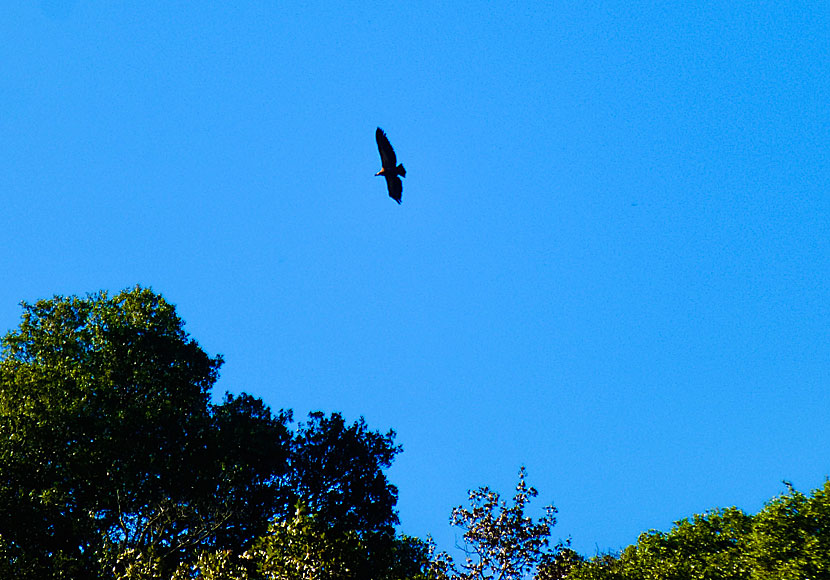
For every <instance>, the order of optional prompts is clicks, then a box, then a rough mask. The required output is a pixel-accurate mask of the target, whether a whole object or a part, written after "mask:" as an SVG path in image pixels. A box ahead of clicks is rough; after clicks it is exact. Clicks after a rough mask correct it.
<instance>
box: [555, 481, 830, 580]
mask: <svg viewBox="0 0 830 580" xmlns="http://www.w3.org/2000/svg"><path fill="white" fill-rule="evenodd" d="M572 568H573V571H572V572H571V573H570V574H569V575H568V576H567V577H568V578H570V579H573V580H588V579H590V580H634V579H641V578H648V579H653V580H796V579H799V580H800V579H804V578H809V579H813V578H815V579H819V578H830V482H827V483H825V485H824V487H823V488H821V489H818V490H816V491H815V492H814V493H813V495H812V496H810V497H807V496H805V495H804V494H802V493H800V492H798V491H796V490H794V489H793V488H792V487H790V486H788V491H787V492H786V493H784V494H782V495H781V496H779V497H776V498H773V499H772V500H771V501H770V502H768V503H767V505H766V506H765V507H764V509H762V510H761V511H760V512H759V513H758V514H756V515H754V516H753V515H748V514H745V513H744V512H742V511H741V510H739V509H737V508H727V509H721V510H714V511H710V512H707V513H705V514H702V515H695V516H693V517H692V518H690V519H685V520H680V521H678V522H676V523H675V525H674V527H673V528H672V529H671V530H670V531H669V532H659V531H650V532H647V533H645V534H642V535H641V536H640V538H639V540H638V541H637V544H635V545H633V546H629V547H628V548H626V549H625V550H623V551H622V553H621V554H620V555H619V556H617V557H613V556H610V555H605V556H600V557H597V558H594V559H593V560H591V561H589V562H583V563H579V562H577V563H576V564H575V565H573V566H572Z"/></svg>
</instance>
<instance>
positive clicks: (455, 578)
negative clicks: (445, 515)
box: [433, 467, 563, 580]
mask: <svg viewBox="0 0 830 580" xmlns="http://www.w3.org/2000/svg"><path fill="white" fill-rule="evenodd" d="M537 495H538V492H537V491H536V489H535V488H533V487H530V486H528V484H527V482H526V481H525V468H524V467H522V468H521V470H520V471H519V483H518V485H517V486H516V493H515V495H514V496H513V503H512V505H508V504H507V502H506V501H504V500H502V499H501V496H500V495H499V493H498V492H496V491H493V490H491V489H490V488H488V487H481V488H479V489H476V490H472V491H470V492H469V499H470V507H469V508H465V507H463V506H458V507H456V508H454V509H453V511H452V516H451V518H450V522H451V523H452V525H454V526H459V527H461V528H462V529H464V535H463V538H464V551H465V553H466V560H465V562H464V563H463V564H461V566H460V567H459V566H457V565H456V564H455V562H454V561H453V559H452V557H451V556H449V555H447V554H439V555H438V556H437V557H436V558H435V563H434V567H433V570H434V573H435V574H436V575H438V576H443V577H446V578H449V579H450V580H521V579H522V578H524V577H525V576H526V575H527V574H528V573H530V572H532V571H533V570H535V569H536V567H537V566H538V565H539V564H540V563H542V562H550V559H551V557H552V554H553V552H552V551H551V548H550V540H549V537H550V532H551V528H553V526H554V525H556V517H555V514H556V508H555V507H553V506H552V505H551V506H547V507H545V509H544V511H545V513H544V515H543V516H542V517H541V518H540V519H539V520H538V521H536V522H534V521H533V519H532V518H531V517H529V516H526V515H525V507H526V506H527V504H528V503H529V502H530V500H531V499H532V498H534V497H536V496H537ZM562 547H563V546H562V545H557V546H556V549H557V550H558V549H561V548H562Z"/></svg>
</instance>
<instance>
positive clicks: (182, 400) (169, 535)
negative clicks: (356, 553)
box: [0, 287, 400, 578]
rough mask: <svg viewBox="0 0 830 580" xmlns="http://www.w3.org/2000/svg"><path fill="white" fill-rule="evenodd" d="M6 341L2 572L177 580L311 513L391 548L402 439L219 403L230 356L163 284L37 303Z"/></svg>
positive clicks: (0, 397)
mask: <svg viewBox="0 0 830 580" xmlns="http://www.w3.org/2000/svg"><path fill="white" fill-rule="evenodd" d="M0 344H2V353H1V354H0V573H2V571H3V570H4V569H5V570H15V571H16V574H22V575H24V576H25V577H33V578H34V577H39V578H49V577H84V578H96V577H100V578H107V577H112V574H114V573H122V572H124V571H125V570H127V569H130V567H132V568H133V569H136V568H135V567H136V566H139V567H140V563H141V562H151V563H152V566H154V567H155V569H157V570H158V572H159V574H162V575H165V574H166V575H167V576H166V577H169V574H171V573H172V572H173V571H174V569H175V568H177V567H179V566H180V565H181V564H182V563H188V562H195V561H196V559H197V554H199V553H207V552H211V551H212V552H213V553H228V554H231V555H232V556H234V557H235V556H238V555H240V554H242V553H243V552H244V551H245V550H246V549H247V548H249V547H250V546H251V545H252V544H253V542H254V541H255V540H257V539H258V538H260V537H262V536H263V535H264V534H265V533H266V532H267V530H268V529H269V526H272V525H273V524H272V522H273V521H274V519H275V518H285V517H290V516H291V515H292V514H293V513H294V509H295V505H296V504H297V503H298V502H304V504H305V505H307V506H308V508H309V510H310V511H311V512H312V513H314V514H315V516H314V517H315V518H316V520H317V521H319V522H320V524H319V525H321V526H327V527H331V528H332V529H337V530H340V532H339V533H342V534H344V535H346V534H347V533H351V534H357V535H358V536H361V537H362V535H363V534H367V533H370V532H371V533H375V534H380V535H384V536H388V537H389V538H394V529H393V525H394V524H395V523H396V522H397V515H396V512H395V510H394V507H395V503H396V498H397V495H396V489H395V488H394V486H391V485H390V484H389V483H388V482H387V480H386V476H385V475H384V474H383V469H385V468H386V467H388V466H389V465H390V464H391V461H392V459H393V457H394V455H395V454H396V453H397V452H398V451H399V450H400V448H399V447H398V446H396V445H395V444H394V433H393V432H389V433H387V434H385V435H383V434H380V433H378V432H375V431H372V430H370V429H368V427H367V426H366V424H365V422H364V421H363V420H362V419H361V420H359V421H357V422H355V423H354V424H352V425H349V424H347V423H346V422H345V421H344V419H343V418H342V417H341V416H340V415H338V414H334V415H331V416H326V415H323V414H321V413H315V414H312V415H311V416H310V418H309V420H308V422H306V423H303V424H301V425H300V426H299V427H298V428H297V429H296V430H294V429H292V428H291V426H290V424H291V421H292V416H291V412H290V411H280V412H278V413H276V414H274V413H272V412H271V410H270V409H269V408H268V407H267V406H266V405H265V404H264V403H263V402H262V401H261V400H260V399H258V398H255V397H252V396H250V395H247V394H244V393H243V394H241V395H238V396H235V395H231V394H226V395H225V398H224V399H223V400H222V401H221V402H220V403H214V402H212V398H211V389H212V388H213V386H214V384H215V382H216V380H217V378H218V373H219V369H220V367H221V365H222V357H221V356H213V357H211V356H209V355H208V354H206V353H205V352H204V351H203V350H202V349H201V348H200V346H199V345H198V344H197V343H196V341H195V340H193V339H192V338H190V337H189V335H188V334H187V333H186V332H185V330H184V323H183V321H182V320H181V319H180V318H179V317H178V316H177V314H176V312H175V308H174V306H173V305H171V304H169V303H168V302H166V301H165V300H164V299H163V298H162V297H161V296H160V295H158V294H156V293H154V292H153V291H151V290H150V289H146V288H141V287H136V288H133V289H130V290H127V291H124V292H121V293H119V294H116V295H114V296H110V295H108V294H107V293H100V294H95V295H90V296H87V297H84V298H79V297H76V296H73V297H60V296H56V297H54V298H52V299H48V300H41V301H38V302H36V303H34V304H26V303H24V304H23V315H22V319H21V322H20V325H19V327H18V328H17V329H15V330H13V331H11V332H9V333H8V334H6V336H5V337H3V339H2V343H0ZM381 533H382V534H381ZM148 565H149V564H148ZM119 571H120V572H119Z"/></svg>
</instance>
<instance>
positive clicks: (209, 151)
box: [0, 0, 830, 555]
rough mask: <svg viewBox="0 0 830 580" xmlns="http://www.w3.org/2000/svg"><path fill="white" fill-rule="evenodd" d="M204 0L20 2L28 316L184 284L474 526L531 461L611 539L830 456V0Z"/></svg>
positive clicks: (808, 476)
mask: <svg viewBox="0 0 830 580" xmlns="http://www.w3.org/2000/svg"><path fill="white" fill-rule="evenodd" d="M205 4H207V3H194V2H178V1H169V0H168V1H164V2H155V1H151V2H140V3H122V2H118V3H115V2H103V1H101V2H92V1H84V0H77V1H75V2H72V1H60V0H50V1H43V2H19V3H18V2H7V3H5V4H4V5H3V7H2V8H0V54H2V57H0V202H2V212H0V272H2V273H3V276H2V284H0V329H2V330H4V331H5V330H6V329H10V328H13V327H15V326H16V325H17V323H18V320H19V316H20V312H21V311H20V308H19V306H18V303H19V302H20V301H21V300H28V301H33V300H37V299H39V298H45V297H50V296H52V295H53V294H85V293H87V292H94V291H97V290H102V289H103V290H109V291H118V290H121V289H123V288H126V287H130V286H133V285H135V284H141V285H144V286H151V287H152V288H153V289H154V290H156V291H158V292H161V293H162V294H164V295H165V296H166V297H167V298H168V300H170V301H171V302H173V303H175V304H176V305H177V307H178V310H179V313H180V315H181V316H182V317H183V318H184V319H185V320H186V321H187V329H188V330H189V332H190V333H191V334H192V336H193V337H194V338H196V339H197V340H198V341H199V342H200V344H201V345H202V346H203V347H204V348H205V349H206V350H207V351H208V352H210V353H211V354H216V353H222V354H224V356H225V357H226V360H227V363H226V365H225V367H224V369H223V373H222V378H221V380H220V382H219V385H218V387H219V389H220V390H231V391H234V392H239V391H241V390H245V391H247V392H250V393H252V394H254V395H257V396H260V397H262V398H263V399H265V401H266V402H267V403H269V404H270V405H271V406H272V407H274V408H281V407H285V408H293V409H294V410H295V413H296V414H297V416H299V417H302V416H303V415H305V413H307V412H308V411H311V410H316V409H322V410H325V411H335V410H337V411H342V412H343V413H344V414H345V415H346V417H347V418H349V419H355V418H357V417H359V416H360V415H365V417H366V419H367V421H368V422H369V424H370V425H371V426H372V427H373V428H377V429H381V430H386V429H389V428H394V429H395V430H396V431H397V432H398V440H399V442H401V443H402V444H403V445H404V448H405V451H404V453H403V454H402V455H401V456H399V458H398V460H397V462H396V464H395V466H394V467H393V468H392V469H391V471H390V476H391V478H392V480H393V482H394V483H396V484H397V485H398V486H399V487H400V503H399V507H400V515H401V520H402V527H401V529H402V530H403V531H405V532H408V533H410V534H416V535H419V536H425V535H426V534H427V533H431V534H433V535H434V536H435V537H436V539H438V541H439V543H440V545H441V546H442V547H444V548H450V547H451V546H452V544H453V542H454V538H455V532H453V530H452V529H451V528H450V527H449V525H448V517H449V513H450V510H451V508H452V506H453V505H457V504H459V503H462V502H464V501H465V499H466V490H467V489H468V488H471V487H476V486H479V485H483V484H489V485H491V486H493V487H495V488H497V489H500V490H502V491H503V492H504V493H505V494H508V495H509V494H510V493H511V492H512V488H513V485H514V484H515V481H516V474H517V472H518V469H519V466H520V465H521V464H526V465H527V467H528V470H529V479H530V482H531V483H532V484H534V485H536V486H537V487H538V488H539V489H540V490H541V494H540V498H539V499H538V500H537V502H536V503H535V505H536V506H537V507H539V508H541V506H542V505H543V504H544V503H549V502H553V503H554V504H555V505H556V506H557V507H558V508H559V510H560V514H559V515H560V518H559V525H558V526H557V527H556V528H555V530H554V536H555V537H557V538H558V537H562V538H564V537H566V536H572V538H573V542H574V546H575V547H576V548H577V549H578V550H580V551H582V552H583V553H587V554H589V555H592V554H593V553H595V552H596V550H597V549H600V550H605V549H608V548H618V547H621V546H624V545H626V544H628V543H632V542H634V541H635V540H636V538H637V535H638V533H639V532H641V531H644V530H646V529H649V528H659V529H666V528H667V527H669V526H670V525H671V522H672V521H673V520H675V519H678V518H681V517H684V516H688V515H691V514H692V513H694V512H700V511H703V510H705V509H708V508H713V507H716V506H727V505H738V506H739V507H742V508H744V509H747V510H750V511H755V510H757V509H759V508H760V507H761V506H762V504H763V502H764V501H765V500H767V499H769V498H771V497H772V496H773V495H775V494H776V493H779V492H780V491H782V490H783V485H782V483H781V481H782V480H783V479H787V480H791V481H792V482H793V483H794V484H795V485H796V487H797V488H799V489H802V490H805V491H807V490H809V489H812V488H815V487H817V486H819V485H821V484H822V483H823V481H824V479H825V477H826V476H827V475H828V474H830V428H828V425H829V423H828V417H830V390H829V389H828V386H830V385H828V379H829V378H830V308H829V307H828V305H830V287H828V279H830V278H828V275H829V274H830V243H828V237H829V235H830V192H828V186H830V179H828V178H830V170H829V169H828V164H827V160H828V153H830V151H828V150H829V149H830V147H828V144H830V114H829V113H828V102H830V8H828V6H830V5H828V4H826V3H823V2H783V3H757V2H741V1H737V2H736V1H729V2H714V3H713V2H705V3H704V2H700V3H684V5H683V6H678V5H671V6H666V5H665V3H663V2H653V3H651V2H632V1H630V0H626V1H624V2H584V1H581V0H580V1H573V2H527V1H523V2H515V3H508V2H503V3H493V4H485V3H479V2H423V3H419V2H401V3H397V2H359V3H357V2H356V3H339V2H315V1H312V2H302V3H301V2H296V3H294V2H261V1H257V2H241V3H211V4H234V5H233V6H230V5H225V6H213V7H207V6H206V5H205ZM378 125H379V126H381V127H383V128H384V129H385V130H386V131H387V133H388V134H389V138H390V140H391V141H392V143H393V145H394V146H395V148H396V150H397V152H398V157H399V160H400V161H402V162H403V163H404V164H405V166H406V168H407V170H408V174H407V175H408V177H407V179H406V180H405V182H404V199H403V205H402V206H398V205H397V204H396V203H394V202H393V201H392V200H390V199H389V198H388V197H387V195H386V190H385V186H384V183H383V181H382V179H380V178H376V177H373V174H374V173H375V172H376V171H377V170H378V169H379V168H380V162H379V157H378V153H377V149H376V146H375V141H374V131H375V127H376V126H378ZM536 513H538V512H536Z"/></svg>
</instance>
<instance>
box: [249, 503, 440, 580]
mask: <svg viewBox="0 0 830 580" xmlns="http://www.w3.org/2000/svg"><path fill="white" fill-rule="evenodd" d="M249 555H250V557H251V558H252V559H254V560H256V561H257V562H258V566H257V568H258V570H259V572H260V573H261V574H262V575H263V576H264V578H265V579H266V580H294V579H296V578H313V579H314V580H363V579H364V578H371V579H373V580H404V579H408V580H417V579H425V578H426V576H425V574H426V572H427V570H428V566H429V546H428V545H427V544H426V543H424V542H422V541H420V540H418V539H416V538H411V537H406V536H401V537H391V538H389V543H388V545H387V546H385V549H384V550H383V551H381V552H379V551H377V550H376V549H373V546H372V545H371V544H370V542H367V540H366V539H364V538H361V536H360V534H358V533H357V532H355V531H343V530H338V529H336V528H333V527H332V526H330V525H327V524H326V523H325V522H324V521H323V520H322V519H321V518H320V517H319V514H314V513H308V512H307V511H306V508H305V506H304V505H302V504H299V505H298V506H297V509H296V512H295V514H294V516H293V517H291V518H289V519H282V520H275V521H274V522H273V523H272V525H271V527H270V528H269V530H268V533H267V534H266V535H264V536H263V537H262V538H260V540H258V541H257V542H256V544H255V545H254V546H253V548H252V549H251V551H250V552H249Z"/></svg>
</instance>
